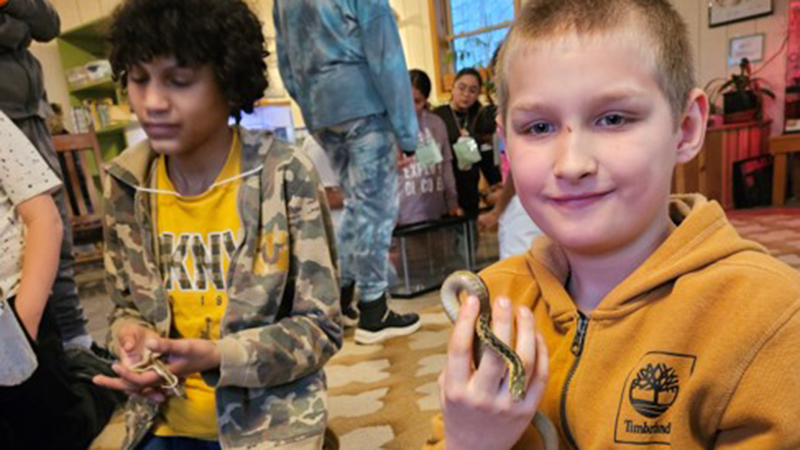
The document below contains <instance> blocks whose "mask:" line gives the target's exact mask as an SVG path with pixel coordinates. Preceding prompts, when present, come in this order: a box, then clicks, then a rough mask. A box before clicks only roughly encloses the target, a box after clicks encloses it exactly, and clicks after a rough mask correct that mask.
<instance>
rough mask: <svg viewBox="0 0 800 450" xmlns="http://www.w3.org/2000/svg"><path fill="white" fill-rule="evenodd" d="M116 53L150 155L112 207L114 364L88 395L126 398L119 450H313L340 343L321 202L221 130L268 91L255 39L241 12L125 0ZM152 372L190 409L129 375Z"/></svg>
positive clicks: (266, 137) (277, 150) (201, 2)
mask: <svg viewBox="0 0 800 450" xmlns="http://www.w3.org/2000/svg"><path fill="white" fill-rule="evenodd" d="M109 37H110V41H111V45H112V51H111V56H110V60H111V65H112V70H113V73H114V76H115V78H116V79H119V80H121V81H122V83H123V85H124V86H125V87H126V88H127V91H128V97H129V100H130V103H131V106H132V108H133V111H134V112H135V113H136V115H137V117H138V118H139V121H140V122H141V124H142V127H143V128H144V131H145V132H146V134H147V137H148V139H147V140H146V141H145V142H143V143H142V144H139V145H136V146H133V147H131V148H129V149H127V150H126V151H125V152H124V153H123V154H121V155H120V156H119V157H118V158H116V159H115V160H114V161H112V163H111V164H110V165H109V167H108V168H107V173H108V175H109V176H108V177H106V185H105V189H104V191H105V192H104V197H105V209H104V214H105V225H106V236H105V242H106V252H107V254H106V273H107V288H108V291H109V294H110V295H111V298H112V300H113V302H114V310H113V313H112V314H111V319H110V321H111V323H110V332H109V346H110V348H111V349H112V350H113V351H114V352H115V353H116V354H117V355H119V357H120V361H119V362H118V363H117V364H115V365H114V370H115V371H116V373H117V374H118V375H119V377H118V378H110V377H102V376H101V377H96V378H95V382H96V383H98V384H101V385H103V386H106V387H109V388H112V389H117V390H122V391H125V392H127V393H129V394H130V395H131V397H130V400H129V403H128V406H127V408H128V413H129V414H128V416H127V421H128V427H127V436H126V440H125V443H124V448H126V449H128V448H141V449H162V448H186V449H189V448H192V449H209V448H220V447H222V448H254V449H255V448H259V449H260V448H276V447H279V448H292V449H294V448H297V449H318V448H320V447H321V445H322V439H323V434H324V430H325V425H326V420H327V413H326V400H325V390H326V385H325V375H324V372H323V365H324V364H325V362H326V361H327V360H328V359H329V358H330V357H331V356H332V355H333V354H334V353H335V352H336V351H337V350H338V349H339V348H340V347H341V342H342V341H341V340H342V329H341V324H340V310H339V303H338V302H339V297H338V293H339V285H338V282H337V279H336V273H337V267H336V254H335V250H334V245H333V234H332V227H331V222H330V214H329V211H328V207H327V204H326V202H325V200H324V195H325V193H324V189H323V188H322V186H321V185H320V183H319V181H318V178H317V176H316V173H315V172H314V168H313V165H312V164H311V163H310V161H309V160H308V159H307V158H306V157H305V156H303V155H302V153H299V152H297V151H295V150H294V149H293V148H291V147H289V146H288V145H286V144H284V143H282V142H280V141H278V140H277V139H275V137H274V136H273V135H272V134H269V133H262V132H255V131H250V130H245V129H242V128H239V127H238V126H234V127H231V126H229V125H228V120H229V118H230V117H234V118H236V119H239V118H240V116H241V113H242V111H244V112H251V111H252V110H253V106H254V103H255V101H256V100H257V99H259V98H260V97H261V96H262V95H263V92H264V89H266V87H267V80H266V77H265V69H266V65H265V63H264V57H265V56H266V51H265V47H264V37H263V34H262V31H261V24H260V23H259V21H258V19H257V17H256V16H255V15H254V14H253V12H252V11H251V10H250V9H249V8H248V6H247V5H246V4H245V3H244V2H242V1H240V0H129V1H127V2H126V3H124V4H123V5H122V6H120V7H119V8H118V9H117V11H116V12H115V14H114V18H113V23H112V26H111V28H110V32H109ZM157 355H160V357H161V360H162V361H163V362H164V364H165V365H166V367H167V369H168V370H169V371H170V372H172V373H173V374H174V375H176V376H177V377H178V378H179V379H180V380H181V384H182V386H180V387H181V388H182V390H183V391H184V392H185V395H183V396H180V395H171V393H172V391H171V390H166V389H164V388H163V387H162V384H163V383H164V380H163V379H162V377H161V376H160V375H159V374H158V373H157V372H156V371H154V370H144V371H142V370H141V369H140V368H139V367H140V366H139V365H138V364H139V363H141V362H145V363H146V362H148V361H150V359H149V358H151V357H154V356H157ZM148 367H149V366H148ZM178 446H180V447H178Z"/></svg>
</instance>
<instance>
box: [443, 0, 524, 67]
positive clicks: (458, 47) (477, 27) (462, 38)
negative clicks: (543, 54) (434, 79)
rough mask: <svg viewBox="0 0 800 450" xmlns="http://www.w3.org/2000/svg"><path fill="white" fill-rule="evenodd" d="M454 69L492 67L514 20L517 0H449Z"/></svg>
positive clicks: (449, 38) (450, 36)
mask: <svg viewBox="0 0 800 450" xmlns="http://www.w3.org/2000/svg"><path fill="white" fill-rule="evenodd" d="M449 2H450V23H451V30H452V31H451V32H452V34H451V35H449V36H448V37H447V39H448V41H450V52H451V54H452V55H453V56H454V57H453V58H452V59H453V63H454V65H455V67H454V71H455V72H458V71H459V70H461V69H463V68H464V67H488V66H489V62H490V61H491V59H492V55H493V54H494V51H495V49H496V48H497V46H498V45H500V42H502V41H503V39H504V38H505V37H506V34H507V33H508V28H509V26H510V25H511V21H512V20H514V0H449Z"/></svg>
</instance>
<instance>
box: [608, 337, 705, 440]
mask: <svg viewBox="0 0 800 450" xmlns="http://www.w3.org/2000/svg"><path fill="white" fill-rule="evenodd" d="M696 360H697V357H695V356H693V355H683V354H679V353H670V352H660V351H652V352H649V353H647V354H645V355H644V356H643V357H642V358H641V359H640V360H639V362H638V363H637V364H636V366H635V367H634V368H633V370H631V372H630V374H629V375H628V378H627V379H626V380H625V385H624V387H623V389H622V395H621V398H620V406H619V411H618V412H617V421H616V430H615V433H614V440H615V442H616V443H620V444H654V445H666V446H669V445H671V439H670V436H671V434H672V430H673V423H672V414H670V408H671V407H672V406H673V405H674V404H675V402H676V401H678V398H679V394H680V392H681V388H682V387H685V386H686V385H687V383H688V381H689V378H691V375H692V372H694V366H695V362H696Z"/></svg>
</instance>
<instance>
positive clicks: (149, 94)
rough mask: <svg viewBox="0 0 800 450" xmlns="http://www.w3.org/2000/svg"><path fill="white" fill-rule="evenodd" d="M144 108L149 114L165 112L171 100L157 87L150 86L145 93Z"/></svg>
mask: <svg viewBox="0 0 800 450" xmlns="http://www.w3.org/2000/svg"><path fill="white" fill-rule="evenodd" d="M144 107H145V109H147V111H148V112H157V111H164V110H166V109H168V108H169V99H168V98H167V96H166V95H164V92H162V90H161V89H159V88H158V87H157V86H152V85H151V86H148V87H147V89H145V92H144Z"/></svg>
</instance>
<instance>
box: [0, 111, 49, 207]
mask: <svg viewBox="0 0 800 450" xmlns="http://www.w3.org/2000/svg"><path fill="white" fill-rule="evenodd" d="M59 186H61V181H60V180H59V179H58V177H57V176H56V174H55V173H53V171H52V170H50V167H48V166H47V163H46V162H45V161H44V159H43V158H42V156H41V155H40V154H39V152H38V151H37V150H36V148H35V147H34V146H33V144H32V143H31V142H30V141H29V140H28V138H26V137H25V135H24V134H23V133H22V131H20V130H19V129H18V128H17V127H16V125H14V122H12V121H11V119H9V118H8V117H7V116H6V115H5V114H3V112H2V111H0V187H2V189H3V191H5V193H6V195H8V198H9V199H10V200H11V202H12V203H13V204H14V205H19V204H20V203H22V202H24V201H26V200H29V199H31V198H33V197H36V196H37V195H40V194H43V193H45V192H48V191H51V190H53V189H55V188H57V187H59Z"/></svg>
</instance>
